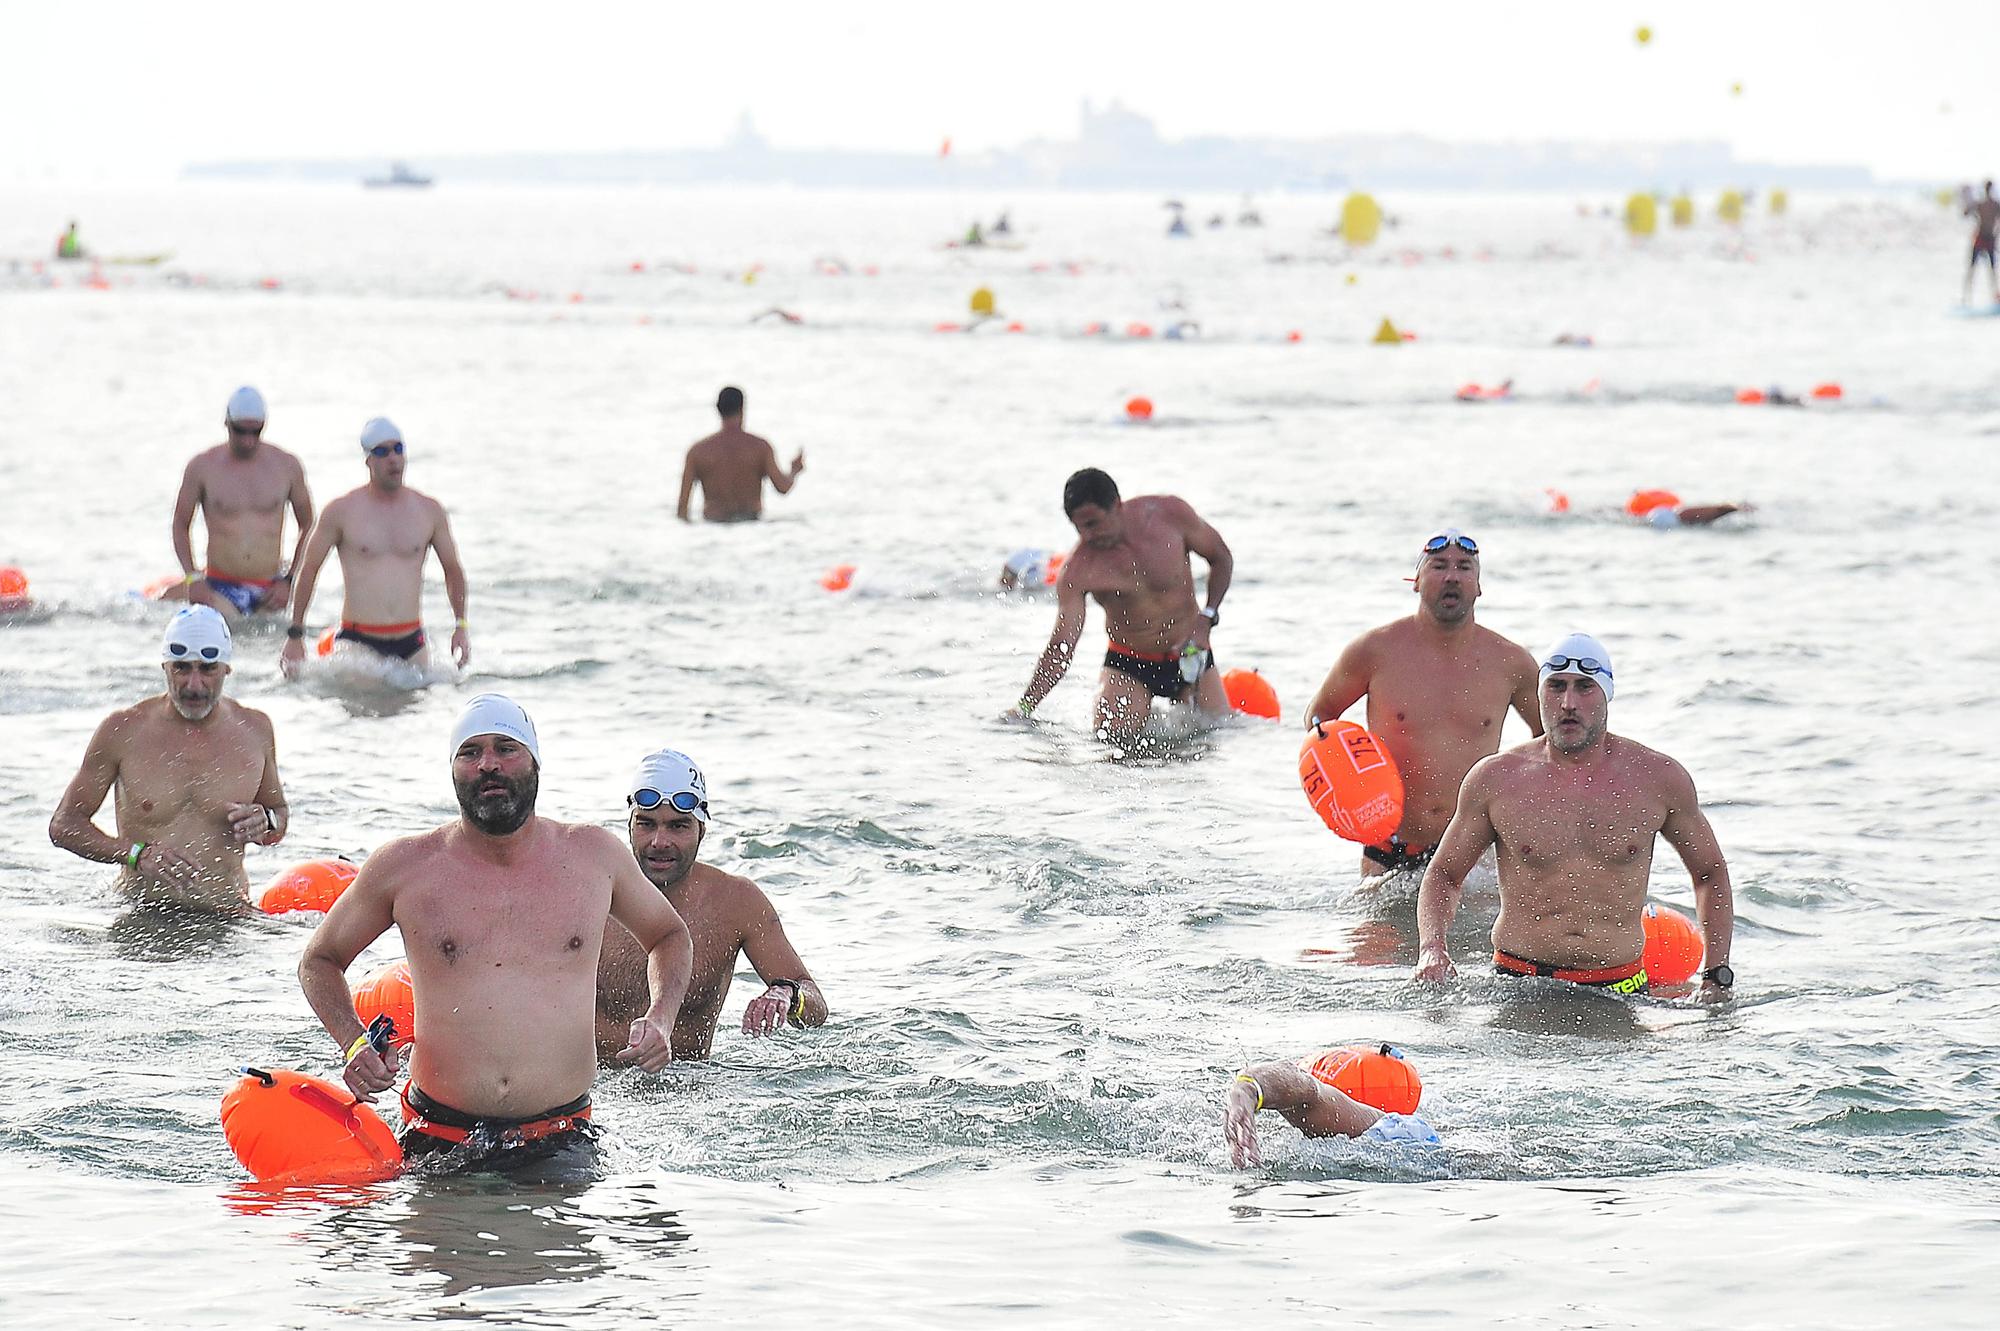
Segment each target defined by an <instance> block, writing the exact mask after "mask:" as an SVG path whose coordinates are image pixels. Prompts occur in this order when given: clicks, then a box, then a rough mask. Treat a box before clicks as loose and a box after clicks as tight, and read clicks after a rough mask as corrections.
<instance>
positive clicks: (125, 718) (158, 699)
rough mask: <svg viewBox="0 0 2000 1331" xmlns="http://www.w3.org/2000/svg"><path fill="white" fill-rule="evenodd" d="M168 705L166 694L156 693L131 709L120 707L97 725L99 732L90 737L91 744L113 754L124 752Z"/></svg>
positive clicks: (136, 703)
mask: <svg viewBox="0 0 2000 1331" xmlns="http://www.w3.org/2000/svg"><path fill="white" fill-rule="evenodd" d="M167 705H168V704H167V696H166V695H165V694H164V693H156V694H154V695H153V696H152V697H150V698H142V699H141V700H139V701H138V702H135V703H133V704H132V705H131V706H130V707H120V708H119V709H118V710H117V711H115V712H113V713H111V715H109V716H107V717H105V718H104V719H103V720H102V721H99V722H98V723H97V730H96V732H95V733H94V734H93V735H92V736H91V737H90V742H91V744H92V745H93V746H94V747H97V748H101V749H105V750H107V751H109V752H112V753H118V752H122V751H123V750H124V748H125V744H126V742H127V741H129V740H131V739H132V738H134V737H135V736H137V735H138V734H139V733H140V732H141V731H142V730H143V729H144V728H145V727H146V725H147V723H148V722H150V721H152V720H153V719H154V718H155V717H157V716H159V714H160V712H161V710H162V709H163V708H165V707H166V706H167Z"/></svg>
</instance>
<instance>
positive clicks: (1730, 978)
mask: <svg viewBox="0 0 2000 1331" xmlns="http://www.w3.org/2000/svg"><path fill="white" fill-rule="evenodd" d="M1701 979H1702V983H1704V984H1712V985H1715V986H1716V987H1717V988H1719V989H1734V988H1735V987H1736V972H1735V971H1733V970H1731V969H1730V968H1729V963H1728V962H1726V961H1725V962H1723V963H1722V964H1721V965H1720V966H1710V967H1709V968H1708V969H1707V970H1705V971H1703V972H1702V973H1701Z"/></svg>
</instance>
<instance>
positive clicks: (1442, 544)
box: [1405, 531, 1479, 555]
mask: <svg viewBox="0 0 2000 1331" xmlns="http://www.w3.org/2000/svg"><path fill="white" fill-rule="evenodd" d="M1454 545H1455V546H1457V547H1458V548H1459V549H1461V550H1463V551H1465V553H1467V554H1469V555H1476V554H1478V553H1479V542H1477V541H1475V540H1473V539H1472V538H1471V537H1470V536H1467V535H1466V534H1465V533H1464V532H1462V531H1460V532H1444V533H1441V534H1439V535H1437V536H1433V537H1431V538H1430V539H1429V540H1428V541H1425V542H1424V553H1425V554H1427V555H1434V554H1436V553H1437V552H1438V551H1440V550H1443V549H1446V548H1447V547H1450V546H1454ZM1405 548H1406V549H1407V548H1408V547H1405Z"/></svg>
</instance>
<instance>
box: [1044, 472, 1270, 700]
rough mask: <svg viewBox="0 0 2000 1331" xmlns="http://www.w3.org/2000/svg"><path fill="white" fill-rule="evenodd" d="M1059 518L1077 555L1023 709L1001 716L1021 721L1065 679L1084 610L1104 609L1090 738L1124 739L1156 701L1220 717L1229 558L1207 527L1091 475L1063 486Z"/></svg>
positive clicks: (1187, 512) (1060, 584)
mask: <svg viewBox="0 0 2000 1331" xmlns="http://www.w3.org/2000/svg"><path fill="white" fill-rule="evenodd" d="M1063 512H1064V513H1066V514H1067V515H1068V516H1069V520H1070V522H1071V524H1072V525H1073V526H1075V528H1076V532H1077V536H1078V537H1079V538H1081V539H1079V540H1078V542H1077V545H1076V549H1075V550H1074V551H1072V552H1071V553H1070V555H1069V556H1068V558H1067V559H1065V560H1064V562H1063V568H1062V572H1061V574H1059V575H1058V576H1057V578H1056V626H1055V631H1054V632H1053V633H1051V634H1050V635H1049V645H1048V646H1047V647H1046V648H1044V649H1043V651H1042V655H1041V659H1040V660H1039V661H1037V662H1036V663H1035V672H1034V674H1033V675H1032V676H1030V678H1029V680H1028V688H1027V691H1026V692H1025V693H1023V694H1022V695H1021V701H1020V702H1019V703H1017V704H1016V705H1015V708H1014V710H1013V711H1012V712H1009V713H1007V714H1006V717H1007V719H1009V720H1013V719H1020V720H1026V719H1027V718H1028V717H1030V716H1032V715H1034V711H1035V708H1037V707H1039V706H1040V705H1041V702H1042V699H1044V698H1046V697H1048V695H1049V691H1050V690H1052V689H1054V688H1055V686H1056V684H1057V683H1058V682H1060V681H1061V679H1062V677H1063V675H1064V674H1065V673H1066V672H1067V671H1068V670H1069V665H1070V659H1071V657H1072V656H1074V655H1075V653H1076V644H1077V640H1078V639H1079V638H1081V637H1082V636H1083V618H1084V605H1085V599H1086V598H1087V597H1092V596H1094V597H1096V598H1097V602H1098V604H1099V605H1101V606H1103V607H1104V627H1105V631H1106V632H1107V633H1108V634H1109V635H1110V638H1111V649H1110V650H1109V651H1107V652H1106V653H1105V654H1104V669H1103V670H1102V671H1101V672H1100V673H1099V675H1098V686H1097V721H1096V727H1095V729H1096V731H1097V733H1098V735H1099V737H1100V738H1106V739H1114V740H1129V739H1131V738H1133V737H1135V736H1136V735H1137V734H1138V733H1139V732H1140V730H1141V729H1143V728H1144V726H1145V724H1146V719H1147V717H1148V716H1149V715H1150V714H1151V712H1152V702H1153V699H1154V698H1165V699H1167V701H1168V702H1170V703H1191V704H1192V705H1193V706H1194V707H1195V709H1196V710H1197V711H1199V712H1200V713H1201V714H1202V715H1204V716H1208V717H1220V716H1227V715H1228V714H1229V699H1228V697H1227V696H1226V695H1225V694H1224V693H1223V689H1222V674H1221V672H1220V671H1219V670H1217V669H1216V666H1215V653H1214V652H1213V651H1211V650H1210V648H1209V635H1210V633H1212V632H1213V631H1214V630H1215V629H1216V628H1217V627H1218V626H1219V625H1220V624H1221V622H1222V598H1223V597H1224V596H1226V595H1227V594H1228V592H1229V580H1230V576H1231V574H1232V573H1233V572H1234V570H1235V567H1236V561H1235V559H1234V557H1233V556H1231V554H1230V553H1229V546H1228V545H1227V544H1225V543H1224V542H1223V539H1222V537H1221V535H1220V534H1219V533H1217V531H1216V530H1215V528H1213V527H1211V526H1209V525H1208V524H1207V523H1206V522H1204V521H1202V519H1201V515H1200V514H1198V513H1196V512H1195V511H1194V509H1193V508H1191V507H1189V505H1188V503H1187V501H1186V500H1184V499H1180V498H1178V497H1176V496H1174V495H1139V496H1136V497H1134V498H1132V499H1130V500H1125V499H1121V498H1119V495H1118V483H1117V482H1116V481H1114V480H1112V479H1111V477H1109V476H1107V475H1106V474H1105V473H1103V472H1101V471H1099V470H1098V469H1097V468H1095V467H1086V468H1084V469H1083V470H1082V471H1079V472H1077V473H1075V474H1074V475H1072V476H1071V477H1070V478H1069V480H1068V482H1067V483H1065V484H1064V486H1063ZM1189 555H1200V556H1201V557H1202V558H1203V559H1204V560H1206V561H1207V563H1208V604H1207V605H1205V606H1200V607H1197V606H1196V604H1195V599H1194V573H1193V570H1192V568H1191V566H1190V564H1189V562H1188V556H1189Z"/></svg>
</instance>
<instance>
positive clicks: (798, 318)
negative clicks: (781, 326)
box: [750, 305, 806, 324]
mask: <svg viewBox="0 0 2000 1331" xmlns="http://www.w3.org/2000/svg"><path fill="white" fill-rule="evenodd" d="M766 319H782V320H784V321H785V322H786V323H788V324H802V323H804V322H805V321H806V319H805V316H804V315H802V314H794V313H793V312H792V311H790V310H787V309H782V308H780V307H779V306H776V305H773V306H772V307H771V308H770V309H768V310H765V311H764V312H763V313H761V314H753V315H751V316H750V322H751V323H753V324H754V323H762V322H763V321H764V320H766Z"/></svg>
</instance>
